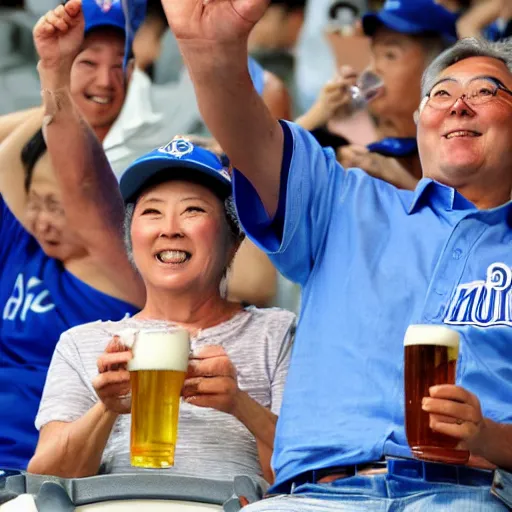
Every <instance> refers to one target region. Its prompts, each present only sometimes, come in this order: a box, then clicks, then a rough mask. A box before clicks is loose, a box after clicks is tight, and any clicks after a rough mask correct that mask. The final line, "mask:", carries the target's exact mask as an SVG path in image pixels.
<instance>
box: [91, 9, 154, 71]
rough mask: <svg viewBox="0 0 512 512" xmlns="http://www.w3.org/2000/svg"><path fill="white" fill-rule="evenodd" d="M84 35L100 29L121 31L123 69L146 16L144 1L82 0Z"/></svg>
mask: <svg viewBox="0 0 512 512" xmlns="http://www.w3.org/2000/svg"><path fill="white" fill-rule="evenodd" d="M82 11H83V14H84V18H85V29H84V33H85V34H87V33H88V32H90V31H91V30H94V29H96V28H101V27H106V28H108V27H111V28H116V29H119V30H122V31H123V33H124V35H125V41H126V42H125V54H124V67H125V69H126V65H127V63H128V59H130V57H131V56H132V45H133V39H134V37H135V32H137V29H138V28H139V27H140V25H141V23H142V22H143V20H144V17H145V15H146V0H82Z"/></svg>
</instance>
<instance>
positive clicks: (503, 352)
mask: <svg viewBox="0 0 512 512" xmlns="http://www.w3.org/2000/svg"><path fill="white" fill-rule="evenodd" d="M282 126H283V131H284V133H285V148H284V159H283V169H282V179H281V190H280V199H279V207H278V210H277V213H276V215H275V218H274V219H269V218H268V216H267V214H266V212H265V210H264V208H263V206H262V204H261V201H260V199H259V197H258V196H257V194H256V192H255V190H254V189H253V187H252V186H251V184H250V183H249V182H248V181H247V179H245V178H244V177H243V175H241V174H239V173H238V172H237V171H235V173H234V187H235V196H236V204H237V208H238V212H239V215H240V218H241V221H242V224H243V226H244V228H245V229H246V231H247V233H248V234H249V236H250V237H251V238H252V239H253V240H254V241H255V242H256V243H257V244H258V245H259V246H260V247H261V248H263V249H264V250H265V251H267V252H268V253H269V255H270V257H271V259H272V261H273V262H274V264H275V265H276V266H277V268H278V269H279V270H280V271H281V272H282V273H283V274H284V275H286V276H287V277H288V278H290V279H292V280H294V281H296V282H298V283H300V285H301V286H302V292H303V295H302V305H301V312H300V320H299V324H298V328H297V334H296V339H295V344H294V350H293V354H292V359H291V363H290V369H289V373H288V377H287V381H286V387H285V391H284V397H283V405H282V408H281V412H280V416H279V422H278V425H277V431H276V438H275V443H274V456H273V466H274V469H275V471H276V484H280V483H283V482H284V481H287V480H289V479H293V477H295V476H297V475H298V474H300V473H303V472H305V471H308V470H313V469H320V468H327V467H332V466H343V465H350V464H358V463H364V462H369V461H375V460H379V459H381V458H382V457H383V456H387V455H389V456H401V457H409V456H410V450H409V448H408V446H407V440H406V436H405V429H404V383H403V379H404V373H403V337H404V333H405V331H406V328H407V326H408V325H409V324H411V323H423V324H447V325H449V326H451V327H452V328H454V329H456V330H458V331H459V332H460V335H461V348H460V356H459V361H458V366H457V382H458V383H459V384H460V385H462V386H464V387H465V388H467V389H468V390H470V391H471V392H473V393H475V394H476V395H477V396H478V398H479V399H480V401H481V405H482V410H483V412H484V414H485V416H487V417H488V418H490V419H492V420H494V421H497V422H503V423H512V407H511V406H510V403H511V398H512V270H511V267H512V229H511V221H512V207H511V205H510V203H509V204H506V205H504V206H502V207H499V208H496V209H493V210H488V211H485V210H477V209H476V208H475V207H474V205H473V204H471V203H470V202H469V201H467V200H466V199H465V198H464V197H463V196H461V195H460V194H458V193H457V192H456V191H455V190H454V189H452V188H449V187H446V186H443V185H441V184H439V183H436V182H434V181H431V180H428V179H423V180H422V181H420V183H419V185H418V186H417V188H416V190H415V191H414V192H412V191H405V190H398V189H397V188H395V187H393V186H392V185H390V184H388V183H386V182H384V181H382V180H378V179H375V178H372V177H371V176H369V175H367V174H366V173H365V172H363V171H361V170H359V169H351V170H349V171H346V170H345V169H343V168H342V167H341V166H340V165H339V164H338V163H337V162H336V158H335V155H334V153H333V152H332V150H330V149H326V150H322V148H321V147H320V146H319V145H318V144H317V143H316V141H315V140H314V139H313V138H312V137H311V135H310V134H309V133H307V132H305V131H304V130H302V129H300V128H299V127H297V126H296V125H293V124H287V123H283V124H282Z"/></svg>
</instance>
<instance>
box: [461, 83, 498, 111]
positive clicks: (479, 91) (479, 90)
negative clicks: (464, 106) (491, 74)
mask: <svg viewBox="0 0 512 512" xmlns="http://www.w3.org/2000/svg"><path fill="white" fill-rule="evenodd" d="M496 89H497V86H496V84H494V83H493V82H491V81H490V80H486V79H483V78H481V79H478V80H474V81H472V82H471V83H470V84H469V86H468V88H467V92H466V97H467V99H468V100H469V101H470V102H472V103H473V104H474V105H481V104H482V103H486V102H487V101H489V100H491V99H492V98H493V97H494V96H495V95H496Z"/></svg>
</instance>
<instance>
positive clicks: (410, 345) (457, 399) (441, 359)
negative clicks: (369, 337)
mask: <svg viewBox="0 0 512 512" xmlns="http://www.w3.org/2000/svg"><path fill="white" fill-rule="evenodd" d="M404 346H405V410H406V432H407V439H408V442H409V445H410V447H411V450H412V453H413V455H414V456H415V457H416V458H419V459H422V460H427V461H434V462H444V463H448V464H469V465H474V466H478V467H483V468H485V469H492V468H494V467H495V466H493V465H492V464H490V463H488V462H487V461H486V460H485V453H484V451H483V449H484V447H485V444H486V437H487V435H488V432H487V428H486V426H487V424H488V420H486V419H485V418H484V417H483V415H482V410H481V407H480V401H479V400H478V398H477V397H476V396H475V395H474V394H473V393H470V392H469V391H468V390H466V389H464V388H463V387H461V386H457V385H455V375H456V364H457V359H458V354H459V334H458V332H457V331H454V330H452V329H449V328H448V327H445V326H441V325H411V326H410V327H409V329H408V330H407V332H406V335H405V341H404Z"/></svg>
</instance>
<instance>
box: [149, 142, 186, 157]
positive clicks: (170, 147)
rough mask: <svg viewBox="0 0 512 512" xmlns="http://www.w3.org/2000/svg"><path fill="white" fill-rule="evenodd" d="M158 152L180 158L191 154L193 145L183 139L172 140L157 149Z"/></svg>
mask: <svg viewBox="0 0 512 512" xmlns="http://www.w3.org/2000/svg"><path fill="white" fill-rule="evenodd" d="M158 151H160V153H166V154H168V155H171V156H174V157H175V158H181V157H183V156H185V155H188V154H189V153H192V151H194V145H193V144H192V143H191V142H189V141H188V140H185V139H174V140H171V142H169V144H167V145H166V146H162V147H161V148H159V149H158Z"/></svg>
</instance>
